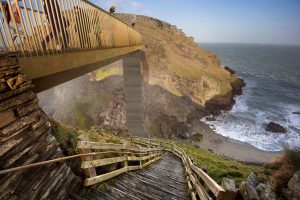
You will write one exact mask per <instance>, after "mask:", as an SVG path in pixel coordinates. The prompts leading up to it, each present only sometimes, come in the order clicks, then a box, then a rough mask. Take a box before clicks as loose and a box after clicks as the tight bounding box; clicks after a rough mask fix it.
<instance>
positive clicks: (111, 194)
mask: <svg viewBox="0 0 300 200" xmlns="http://www.w3.org/2000/svg"><path fill="white" fill-rule="evenodd" d="M170 166H172V167H170ZM184 177H185V176H184V169H183V166H182V163H181V161H180V159H179V158H177V157H176V156H175V155H173V154H171V153H165V154H164V155H163V158H162V159H161V160H160V161H158V162H156V163H155V164H152V165H150V166H149V167H148V168H147V169H144V170H138V171H134V172H129V173H126V174H123V175H120V176H118V177H116V178H114V179H111V180H109V181H107V182H106V183H105V185H106V187H100V186H98V187H100V188H102V190H101V189H99V190H92V191H91V192H89V194H88V197H87V199H95V200H118V199H130V200H144V199H149V200H163V199H180V200H186V199H190V196H189V193H188V188H187V184H186V182H185V180H184Z"/></svg>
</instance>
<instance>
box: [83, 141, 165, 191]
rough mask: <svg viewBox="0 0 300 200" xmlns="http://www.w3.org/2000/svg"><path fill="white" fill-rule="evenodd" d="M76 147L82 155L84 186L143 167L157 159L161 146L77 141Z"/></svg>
mask: <svg viewBox="0 0 300 200" xmlns="http://www.w3.org/2000/svg"><path fill="white" fill-rule="evenodd" d="M77 147H78V149H79V151H80V153H81V154H89V153H95V155H92V156H82V157H81V159H82V164H81V168H82V169H83V170H84V173H85V176H86V179H85V182H84V185H85V186H90V185H93V184H96V183H100V182H103V181H105V180H108V179H110V178H113V177H115V176H118V175H120V174H122V173H125V172H128V171H132V170H138V169H143V168H144V167H146V166H148V165H150V164H152V163H153V162H155V161H157V160H159V159H160V158H161V154H162V148H156V147H155V148H142V149H138V148H132V147H130V146H127V145H125V144H113V143H99V142H88V141H78V143H77Z"/></svg>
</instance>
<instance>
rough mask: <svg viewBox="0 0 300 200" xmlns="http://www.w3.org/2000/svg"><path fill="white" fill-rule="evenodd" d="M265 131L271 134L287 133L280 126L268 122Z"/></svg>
mask: <svg viewBox="0 0 300 200" xmlns="http://www.w3.org/2000/svg"><path fill="white" fill-rule="evenodd" d="M265 130H266V131H269V132H273V133H286V132H287V130H286V128H284V127H283V126H281V125H280V124H277V123H274V122H270V123H269V124H267V126H266V129H265Z"/></svg>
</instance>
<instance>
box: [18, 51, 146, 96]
mask: <svg viewBox="0 0 300 200" xmlns="http://www.w3.org/2000/svg"><path fill="white" fill-rule="evenodd" d="M140 49H141V46H132V47H119V48H107V49H97V50H89V51H82V52H74V53H65V54H58V55H49V56H41V57H23V58H20V59H19V64H20V66H21V67H22V68H23V71H24V73H25V74H26V75H27V76H28V77H29V78H30V79H31V80H32V81H33V84H34V86H35V88H34V91H35V92H37V93H38V92H41V91H44V90H47V89H49V88H52V87H55V86H57V85H59V84H62V83H64V82H67V81H69V80H72V79H74V78H77V77H79V76H82V75H84V74H86V73H89V72H92V71H94V70H96V69H98V68H101V67H103V66H106V65H108V64H110V63H113V62H115V61H117V60H120V59H122V58H124V57H127V56H130V55H132V54H133V53H135V52H137V51H139V50H140Z"/></svg>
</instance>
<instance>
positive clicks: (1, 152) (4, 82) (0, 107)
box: [0, 53, 80, 200]
mask: <svg viewBox="0 0 300 200" xmlns="http://www.w3.org/2000/svg"><path fill="white" fill-rule="evenodd" d="M32 88H33V85H32V84H31V81H30V80H29V79H28V78H27V77H26V76H25V75H24V74H23V73H22V69H21V68H20V67H19V66H18V60H17V55H16V54H14V53H1V54H0V92H1V93H0V170H4V169H9V168H13V167H17V166H22V165H26V164H30V163H34V162H39V161H45V160H49V159H54V158H58V157H63V153H62V151H61V150H60V148H59V147H58V143H57V141H56V139H55V138H54V137H53V136H52V135H51V127H50V123H49V122H48V121H47V119H46V117H45V115H44V113H43V112H42V110H41V109H40V108H39V106H38V99H37V96H36V94H35V93H33V92H32ZM78 187H80V179H79V178H78V177H76V176H75V175H74V174H73V172H72V171H71V169H70V167H69V166H68V165H67V164H66V163H64V162H62V163H54V164H49V165H47V166H44V167H38V168H32V169H26V170H22V171H18V172H13V173H9V174H6V175H2V176H0V199H30V200H31V199H68V196H69V195H68V193H69V192H72V191H73V192H74V193H75V192H76V191H77V190H78Z"/></svg>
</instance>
